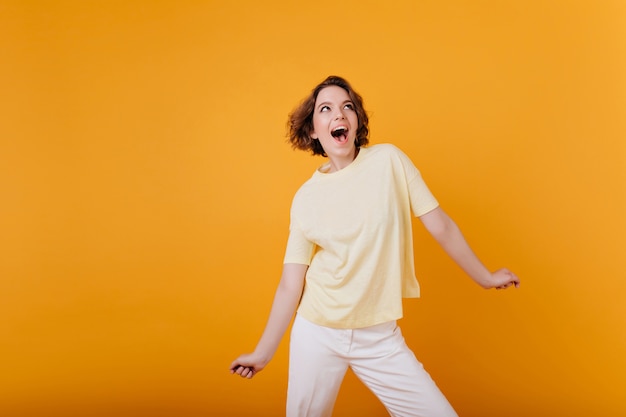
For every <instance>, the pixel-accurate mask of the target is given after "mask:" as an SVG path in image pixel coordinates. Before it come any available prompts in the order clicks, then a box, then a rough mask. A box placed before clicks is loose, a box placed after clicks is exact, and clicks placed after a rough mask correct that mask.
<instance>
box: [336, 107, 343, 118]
mask: <svg viewBox="0 0 626 417" xmlns="http://www.w3.org/2000/svg"><path fill="white" fill-rule="evenodd" d="M339 119H345V117H344V115H343V111H342V110H341V109H339V110H337V113H336V114H335V120H339Z"/></svg>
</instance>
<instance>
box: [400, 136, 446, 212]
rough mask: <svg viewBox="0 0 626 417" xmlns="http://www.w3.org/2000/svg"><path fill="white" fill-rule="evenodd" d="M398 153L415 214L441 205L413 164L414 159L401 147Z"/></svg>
mask: <svg viewBox="0 0 626 417" xmlns="http://www.w3.org/2000/svg"><path fill="white" fill-rule="evenodd" d="M396 149H397V148H396ZM398 154H399V156H400V160H401V161H402V167H403V169H404V173H405V177H406V179H407V182H408V188H409V198H410V201H411V211H412V212H413V215H414V216H415V217H420V216H423V215H424V214H426V213H428V212H429V211H432V210H434V209H436V208H437V207H439V202H438V201H437V199H436V198H435V196H434V195H433V194H432V193H431V192H430V189H429V188H428V186H427V185H426V183H425V182H424V180H423V179H422V175H421V174H420V172H419V170H418V169H417V168H416V167H415V165H414V164H413V161H411V159H410V158H409V157H408V156H407V155H406V154H405V153H404V152H402V151H401V150H400V149H398Z"/></svg>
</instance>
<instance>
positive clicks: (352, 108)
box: [343, 103, 354, 110]
mask: <svg viewBox="0 0 626 417" xmlns="http://www.w3.org/2000/svg"><path fill="white" fill-rule="evenodd" d="M343 108H344V109H349V110H354V106H353V105H352V104H351V103H348V104H346V105H345V106H343Z"/></svg>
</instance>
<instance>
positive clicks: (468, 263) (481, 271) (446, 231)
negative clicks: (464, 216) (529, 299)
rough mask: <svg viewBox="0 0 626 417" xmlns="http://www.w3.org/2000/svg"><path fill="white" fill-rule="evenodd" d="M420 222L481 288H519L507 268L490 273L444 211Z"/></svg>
mask: <svg viewBox="0 0 626 417" xmlns="http://www.w3.org/2000/svg"><path fill="white" fill-rule="evenodd" d="M419 219H420V220H421V221H422V223H423V224H424V226H425V227H426V230H428V232H429V233H430V234H431V235H432V236H433V237H434V238H435V240H436V241H437V242H438V243H439V244H440V245H441V247H442V248H443V250H444V251H445V252H446V253H447V254H448V255H449V256H450V257H451V258H452V259H453V260H454V262H456V263H457V264H458V265H459V266H460V267H461V269H463V271H465V273H466V274H467V275H469V276H470V277H471V278H472V279H473V280H474V281H476V283H477V284H478V285H480V286H481V287H483V288H497V289H499V290H501V289H505V288H508V287H510V286H515V287H519V285H520V280H519V278H518V277H517V276H516V275H515V274H514V273H513V272H511V271H509V270H508V269H506V268H502V269H498V270H497V271H495V272H490V271H489V270H488V269H487V268H486V267H485V265H483V263H482V262H481V261H480V259H478V257H477V256H476V254H474V251H472V248H470V246H469V245H468V243H467V241H466V240H465V238H464V237H463V234H462V233H461V230H460V229H459V227H458V226H457V225H456V223H455V222H454V220H452V219H451V218H450V216H448V215H447V214H446V212H444V211H443V209H441V207H437V208H436V209H434V210H432V211H430V212H428V213H426V214H424V215H423V216H420V218H419Z"/></svg>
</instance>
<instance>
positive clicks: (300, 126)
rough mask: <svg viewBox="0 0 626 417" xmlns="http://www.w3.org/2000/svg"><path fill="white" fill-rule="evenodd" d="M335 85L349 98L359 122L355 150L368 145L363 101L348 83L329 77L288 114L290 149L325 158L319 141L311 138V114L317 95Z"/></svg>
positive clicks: (366, 119) (333, 76) (366, 118)
mask: <svg viewBox="0 0 626 417" xmlns="http://www.w3.org/2000/svg"><path fill="white" fill-rule="evenodd" d="M331 85H335V86H338V87H341V88H343V89H344V90H346V92H347V93H348V96H350V100H352V103H354V110H355V111H356V114H357V118H358V121H359V127H358V128H357V131H356V139H355V140H354V144H355V146H356V147H357V148H359V147H361V146H367V144H368V143H369V139H368V136H369V127H368V122H369V118H368V117H367V113H366V112H365V109H364V108H363V99H362V98H361V96H360V95H359V93H357V92H356V91H354V90H353V89H352V87H351V86H350V83H348V81H346V80H345V79H343V78H341V77H337V76H335V75H331V76H329V77H328V78H326V79H325V80H324V81H322V82H321V83H320V84H318V85H317V86H316V87H315V88H314V89H313V90H312V91H311V94H309V96H308V97H306V98H305V99H304V100H303V101H302V103H301V104H300V105H299V106H298V107H296V108H295V109H294V110H293V111H292V112H291V114H289V120H288V122H287V125H288V134H287V140H288V141H289V142H290V143H291V147H292V148H294V149H301V150H304V151H311V152H312V153H313V155H322V156H326V152H324V149H323V148H322V145H321V144H320V141H319V140H317V139H313V138H311V132H312V131H313V112H314V111H315V100H317V95H318V94H319V92H320V91H322V90H323V89H324V88H326V87H330V86H331Z"/></svg>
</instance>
